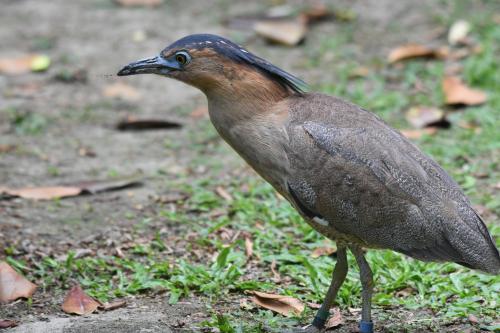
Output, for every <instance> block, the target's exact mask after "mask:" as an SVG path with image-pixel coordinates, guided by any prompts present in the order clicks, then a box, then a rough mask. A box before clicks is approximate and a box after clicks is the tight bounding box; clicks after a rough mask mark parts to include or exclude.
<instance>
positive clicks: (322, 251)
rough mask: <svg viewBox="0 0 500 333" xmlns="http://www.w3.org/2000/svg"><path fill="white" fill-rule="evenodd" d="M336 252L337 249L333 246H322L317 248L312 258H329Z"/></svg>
mask: <svg viewBox="0 0 500 333" xmlns="http://www.w3.org/2000/svg"><path fill="white" fill-rule="evenodd" d="M335 252H337V248H335V247H332V246H321V247H317V248H315V249H314V250H313V251H312V253H311V257H312V258H319V257H321V256H329V255H331V254H334V253H335Z"/></svg>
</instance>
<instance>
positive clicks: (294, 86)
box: [118, 34, 500, 333]
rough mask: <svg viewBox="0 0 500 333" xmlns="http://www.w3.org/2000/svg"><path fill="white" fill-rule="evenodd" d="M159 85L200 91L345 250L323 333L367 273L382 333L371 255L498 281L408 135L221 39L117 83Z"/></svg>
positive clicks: (183, 49)
mask: <svg viewBox="0 0 500 333" xmlns="http://www.w3.org/2000/svg"><path fill="white" fill-rule="evenodd" d="M147 73H151V74H159V75H162V76H165V77H169V78H173V79H176V80H179V81H182V82H185V83H187V84H189V85H192V86H195V87H197V88H199V89H200V90H201V91H202V92H204V93H205V95H206V96H207V99H208V106H209V113H210V119H211V120H212V123H213V124H214V126H215V128H216V129H217V131H218V132H219V134H220V135H221V136H222V137H223V138H224V140H226V141H227V142H228V143H229V144H230V145H231V147H233V148H234V150H236V151H237V152H238V154H240V155H241V156H242V157H243V158H244V159H245V160H246V161H247V162H248V164H250V165H251V166H252V167H253V168H254V169H255V170H256V171H257V172H258V173H259V174H260V175H261V176H262V177H263V178H264V179H265V180H267V181H268V182H269V183H271V184H272V185H273V186H274V188H275V189H276V190H277V191H278V192H279V193H281V194H282V195H283V196H284V197H285V198H286V199H287V200H288V201H290V203H291V204H292V205H293V206H294V207H295V208H296V209H297V211H298V212H299V213H300V214H301V215H302V217H303V218H304V220H305V221H306V222H307V223H309V224H310V225H311V226H312V227H313V228H314V229H316V230H317V231H319V232H320V233H321V234H323V235H325V236H326V237H328V238H330V239H333V240H335V241H336V243H337V263H336V266H335V269H334V271H333V278H332V282H331V285H330V287H329V289H328V292H327V294H326V297H325V300H324V302H323V304H322V306H321V308H320V309H319V311H318V313H317V315H316V317H315V318H314V321H313V323H312V325H310V326H308V327H307V328H304V329H303V330H305V331H308V332H318V331H321V330H322V329H323V327H324V325H325V322H326V320H327V317H328V314H329V309H330V308H331V306H332V304H333V302H334V300H335V297H336V295H337V291H338V290H339V288H340V286H341V285H342V283H343V281H344V279H345V277H346V273H347V258H346V249H347V248H349V249H350V251H351V252H352V253H353V255H354V257H355V258H356V261H357V263H358V265H359V269H360V279H361V284H362V287H363V289H362V290H363V291H362V302H363V306H362V315H361V322H360V331H361V332H362V333H366V332H372V331H373V324H372V319H371V298H372V292H373V279H372V272H371V269H370V267H369V265H368V263H367V261H366V260H365V257H364V252H363V248H379V249H392V250H394V251H398V252H401V253H404V254H406V255H408V256H411V257H413V258H417V259H420V260H424V261H452V262H456V263H459V264H461V265H464V266H466V267H470V268H474V269H479V270H482V271H485V272H489V273H492V274H498V273H499V270H500V256H499V253H498V250H497V248H496V247H495V244H494V242H493V240H492V238H491V236H490V234H489V233H488V230H487V229H486V226H485V225H484V223H483V221H482V219H481V217H480V216H479V215H478V214H477V212H476V211H475V210H474V209H473V208H472V207H471V204H470V202H469V200H468V199H467V197H466V196H465V195H464V194H463V192H462V191H461V189H460V188H459V186H458V185H457V184H456V183H455V182H454V181H453V180H452V179H451V177H450V176H449V175H448V174H447V173H446V172H445V171H444V170H443V169H442V168H441V167H440V166H439V165H438V164H437V163H436V162H434V161H433V160H432V159H431V158H429V157H428V156H426V155H425V154H424V153H422V152H421V151H420V150H419V149H418V148H417V147H416V146H415V145H413V144H412V143H411V142H409V141H408V140H407V139H406V138H405V137H404V136H402V135H401V134H400V133H399V132H398V131H396V130H394V129H392V128H391V127H389V126H388V125H387V124H386V123H384V122H383V121H382V120H381V119H380V118H378V117H377V116H376V115H374V114H373V113H370V112H368V111H366V110H364V109H362V108H361V107H359V106H356V105H354V104H351V103H348V102H346V101H343V100H341V99H339V98H336V97H331V96H327V95H323V94H318V93H305V92H303V90H302V87H303V82H302V81H301V80H300V79H298V78H296V77H295V76H293V75H291V74H289V73H287V72H285V71H283V70H281V69H279V68H278V67H276V66H274V65H272V64H270V63H269V62H267V61H265V60H263V59H262V58H259V57H257V56H255V55H253V54H252V53H250V52H248V51H247V50H245V49H244V48H242V47H241V46H239V45H237V44H235V43H233V42H231V41H229V40H227V39H225V38H222V37H219V36H214V35H208V34H200V35H191V36H187V37H184V38H182V39H180V40H178V41H176V42H175V43H173V44H172V45H170V46H168V47H167V48H165V49H164V50H163V51H161V53H160V55H158V56H156V57H153V58H150V59H145V60H140V61H137V62H134V63H131V64H129V65H127V66H125V67H124V68H123V69H122V70H121V71H120V72H119V73H118V75H121V76H124V75H134V74H147Z"/></svg>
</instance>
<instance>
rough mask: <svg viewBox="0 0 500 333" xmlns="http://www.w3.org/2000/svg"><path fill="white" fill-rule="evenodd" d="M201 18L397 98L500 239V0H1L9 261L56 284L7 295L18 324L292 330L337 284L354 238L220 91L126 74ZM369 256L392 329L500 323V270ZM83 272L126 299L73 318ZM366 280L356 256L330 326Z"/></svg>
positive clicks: (408, 126)
mask: <svg viewBox="0 0 500 333" xmlns="http://www.w3.org/2000/svg"><path fill="white" fill-rule="evenodd" d="M192 33H213V34H218V35H221V36H225V37H227V38H229V39H231V40H233V41H235V42H237V43H239V44H241V45H243V46H245V47H246V48H247V49H248V50H250V51H251V52H253V53H255V54H257V55H259V56H261V57H263V58H265V59H267V60H269V61H270V62H272V63H273V64H275V65H277V66H279V67H281V68H283V69H285V70H287V71H289V72H291V73H293V74H295V75H297V76H299V77H301V78H302V79H304V80H305V81H306V82H307V83H308V84H309V87H310V90H311V91H321V92H324V93H328V94H332V95H336V96H338V97H341V98H344V99H347V100H350V101H352V102H354V103H357V104H359V105H361V106H362V107H364V108H366V109H369V110H371V111H373V112H375V113H377V114H378V115H380V116H381V117H382V118H383V119H384V120H386V121H387V122H388V123H389V124H391V125H392V126H394V127H396V128H398V129H400V130H401V131H402V132H403V134H404V135H406V136H407V137H409V138H410V139H411V140H413V141H414V142H415V143H416V144H417V145H418V146H419V147H421V148H422V149H423V150H424V151H425V152H427V153H428V154H430V155H431V156H432V157H433V158H434V159H436V160H437V161H438V162H439V163H440V164H441V165H442V166H443V167H444V168H445V169H446V170H447V171H448V172H449V173H450V174H451V175H452V176H453V178H454V179H455V180H456V181H457V182H458V183H459V184H460V185H461V186H462V188H463V189H464V190H465V192H466V193H467V194H468V195H469V196H470V198H471V200H472V202H473V204H474V207H475V208H476V209H477V210H478V212H479V213H480V214H481V215H482V216H483V218H484V219H485V221H487V223H488V226H489V228H490V231H491V232H492V234H493V235H494V237H496V239H497V244H498V240H499V237H500V221H499V217H498V216H499V215H500V198H499V196H500V167H499V158H500V131H499V130H498V128H499V127H500V94H499V91H500V70H499V68H500V67H499V66H500V60H499V59H500V57H499V54H500V2H499V1H486V0H484V1H479V0H473V1H461V0H459V1H452V0H448V1H445V0H425V1H411V0H405V1H388V0H387V1H386V0H378V1H375V0H366V1H361V0H355V1H347V0H346V1H340V0H339V1H333V0H332V1H292V0H290V1H286V0H272V1H271V0H269V1H225V0H218V1H209V0H207V1H203V2H201V1H188V0H183V1H169V0H164V1H163V0H115V1H112V0H86V1H76V0H74V1H63V0H51V1H35V0H2V1H1V10H0V41H1V42H0V261H2V262H4V263H5V264H7V265H8V267H11V268H13V269H14V271H15V272H16V273H18V274H22V275H24V276H25V277H26V278H27V279H28V280H29V281H31V282H32V283H34V284H36V285H37V286H38V288H37V290H36V291H35V292H34V294H33V293H30V294H29V295H27V296H28V298H29V300H28V301H26V300H17V301H14V300H13V299H16V298H17V297H14V296H13V297H12V299H9V300H7V299H5V300H4V301H6V302H7V303H6V304H2V305H0V323H2V322H7V321H10V322H13V323H14V324H12V325H13V326H15V325H17V327H16V328H13V329H12V331H13V332H29V330H30V329H32V330H34V331H37V332H58V330H59V331H61V332H62V331H63V330H64V332H87V331H88V332H101V331H102V332H108V331H109V332H112V331H113V332H117V331H127V330H129V331H131V332H132V331H136V330H137V329H139V328H147V329H150V330H151V331H162V332H169V331H172V332H191V331H192V332H200V331H203V332H260V331H264V327H267V329H268V330H269V329H270V330H272V329H275V330H276V331H278V332H279V331H280V329H281V328H283V327H291V326H298V325H305V324H307V323H308V322H309V321H310V319H311V318H312V316H313V314H314V311H315V310H314V308H315V306H316V305H317V304H318V303H321V298H322V296H323V295H324V292H325V290H326V288H327V286H328V284H329V282H330V275H331V271H332V268H333V266H334V263H335V244H334V243H333V242H330V241H327V240H325V239H323V238H322V237H321V236H319V235H318V234H317V233H315V232H314V231H313V230H311V229H310V228H309V227H308V226H307V225H306V224H305V223H303V222H302V221H301V220H300V218H299V216H298V215H297V214H296V213H295V212H294V211H293V209H292V208H291V207H290V206H289V205H288V204H287V203H286V202H285V201H284V200H283V199H282V198H280V197H279V196H277V195H276V194H275V193H274V191H273V190H272V189H271V187H270V186H269V185H267V184H265V183H264V182H263V181H262V180H261V179H260V178H258V176H257V175H256V174H255V173H254V172H253V171H252V170H251V169H250V168H249V167H248V166H246V165H245V164H244V162H243V161H242V160H241V159H240V158H239V157H238V156H237V155H236V154H235V153H234V152H232V151H231V150H230V148H229V147H228V146H227V145H226V144H225V143H224V142H223V141H222V139H220V138H219V137H218V135H217V133H216V132H215V130H214V129H213V128H212V126H211V124H210V121H209V119H208V113H207V107H206V99H205V97H204V96H203V95H202V93H200V92H199V91H197V90H195V89H194V88H191V87H189V86H186V85H183V84H182V83H179V82H175V81H172V80H167V79H165V78H162V77H159V76H149V75H148V76H147V75H144V76H134V77H125V78H119V77H116V75H115V74H116V72H117V71H118V70H119V69H120V68H121V67H123V66H124V65H126V64H128V63H129V62H131V61H135V60H138V59H141V58H145V57H150V56H153V55H156V54H158V53H159V51H160V50H161V49H163V48H164V47H165V46H167V45H168V44H170V43H171V42H173V41H175V40H177V39H178V38H180V37H183V36H186V35H188V34H192ZM349 260H350V261H352V260H353V258H350V259H349ZM369 260H370V262H371V263H372V267H373V268H374V271H375V276H376V280H377V283H376V284H377V288H378V289H377V290H376V295H375V296H374V303H375V317H376V318H377V330H378V329H380V331H382V332H402V331H410V332H413V331H418V332H430V331H435V332H475V331H477V330H479V329H483V330H490V331H494V330H495V329H498V328H499V327H500V322H499V317H498V313H499V310H500V309H499V303H498V293H499V292H500V279H499V278H498V277H492V276H486V275H483V274H480V273H477V272H472V271H470V270H467V269H465V268H463V267H460V266H458V265H455V264H424V263H422V262H418V261H414V260H412V259H409V258H407V257H404V256H402V255H398V254H394V253H391V252H385V251H377V252H373V253H370V256H369ZM2 267H3V268H2ZM6 267H7V266H0V274H2V269H3V270H4V273H5V271H6V270H7V268H6ZM353 267H354V266H353ZM9 274H10V273H9ZM75 285H79V286H81V288H82V289H83V291H84V292H85V293H86V294H88V295H89V296H91V297H93V298H95V299H97V300H99V301H100V302H103V303H104V304H108V307H107V308H106V306H97V305H96V308H94V309H93V310H92V311H90V310H89V311H87V312H93V311H97V312H95V314H93V315H92V316H90V317H75V316H72V317H69V316H68V315H67V314H66V313H71V310H68V308H67V307H66V308H64V307H63V310H61V304H63V302H64V300H65V299H66V300H67V299H68V297H69V296H68V291H69V290H70V288H72V287H73V286H75ZM255 291H260V292H267V293H271V294H280V295H289V296H291V297H294V298H296V299H297V300H299V301H300V302H302V305H303V306H304V308H305V310H304V311H303V312H302V311H297V309H296V308H293V307H292V308H290V307H287V306H284V308H281V309H276V308H272V306H270V305H269V304H268V303H269V302H267V303H266V298H265V297H261V298H259V299H257V300H256V297H257V296H252V293H254V292H255ZM359 292H360V286H359V281H358V279H357V271H356V269H355V268H353V269H352V270H351V272H350V273H349V276H348V281H347V283H346V284H345V285H344V288H343V289H342V290H341V293H340V296H339V297H340V301H339V302H340V305H339V306H340V312H336V314H335V320H334V321H332V322H331V323H330V327H332V328H336V329H337V330H338V332H351V331H353V330H356V325H357V318H358V316H359V311H360V309H359V307H360V293H359ZM24 296H25V297H26V295H24ZM252 297H253V298H252ZM257 298H258V297H257ZM0 301H1V300H0ZM106 302H107V303H106ZM110 304H111V305H113V304H114V307H113V306H110ZM111 309H112V310H113V311H107V310H111ZM300 309H301V308H300ZM298 313H301V314H298ZM283 314H285V316H284V315H283ZM4 325H7V324H4ZM0 326H1V325H0Z"/></svg>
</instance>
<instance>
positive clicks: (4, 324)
mask: <svg viewBox="0 0 500 333" xmlns="http://www.w3.org/2000/svg"><path fill="white" fill-rule="evenodd" d="M17 325H19V322H17V321H15V320H8V319H6V320H0V329H2V328H10V327H16V326H17Z"/></svg>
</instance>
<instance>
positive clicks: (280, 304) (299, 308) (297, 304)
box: [250, 291, 305, 317]
mask: <svg viewBox="0 0 500 333" xmlns="http://www.w3.org/2000/svg"><path fill="white" fill-rule="evenodd" d="M250 293H251V294H253V295H254V296H253V297H252V302H254V303H255V304H257V305H259V306H261V307H263V308H266V309H268V310H272V311H274V312H277V313H279V314H282V315H284V316H287V317H290V316H294V315H295V316H298V315H300V314H301V313H302V312H303V311H304V307H305V306H304V303H302V302H301V301H300V300H298V299H296V298H294V297H291V296H283V295H276V294H268V293H263V292H260V291H252V292H250Z"/></svg>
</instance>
